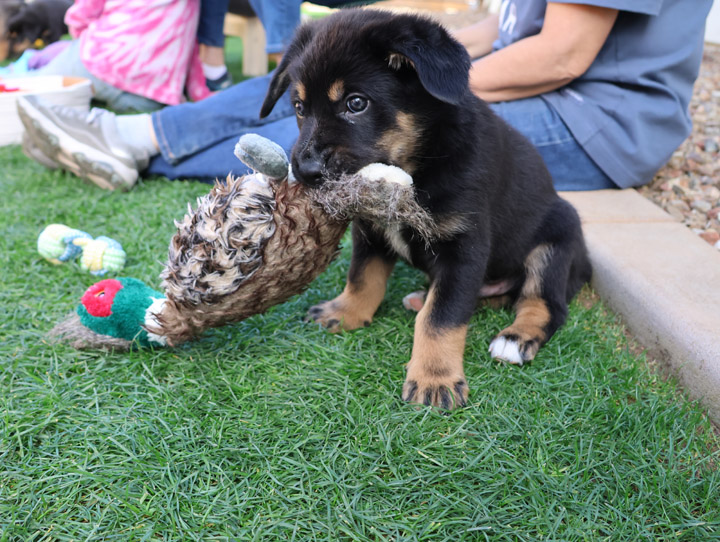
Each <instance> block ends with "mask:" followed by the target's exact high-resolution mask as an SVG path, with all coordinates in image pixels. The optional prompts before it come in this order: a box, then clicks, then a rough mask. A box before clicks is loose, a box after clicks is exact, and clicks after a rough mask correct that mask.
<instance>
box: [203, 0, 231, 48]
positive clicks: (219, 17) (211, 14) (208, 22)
mask: <svg viewBox="0 0 720 542" xmlns="http://www.w3.org/2000/svg"><path fill="white" fill-rule="evenodd" d="M228 3H229V0H201V2H200V19H199V21H198V31H197V38H198V41H199V42H200V43H202V44H203V45H209V46H211V47H223V46H224V45H225V35H224V34H223V25H224V24H225V14H226V13H227V10H228Z"/></svg>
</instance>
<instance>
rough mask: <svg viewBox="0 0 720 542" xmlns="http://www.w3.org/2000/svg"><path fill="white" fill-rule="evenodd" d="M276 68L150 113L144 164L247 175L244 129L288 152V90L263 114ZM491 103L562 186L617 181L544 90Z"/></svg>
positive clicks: (163, 169) (291, 122)
mask: <svg viewBox="0 0 720 542" xmlns="http://www.w3.org/2000/svg"><path fill="white" fill-rule="evenodd" d="M271 76H272V74H269V75H266V76H263V77H257V78H255V79H248V80H247V81H243V82H241V83H238V84H237V85H234V86H232V87H230V88H229V89H227V90H224V91H222V92H219V93H217V94H215V95H213V96H210V97H209V98H206V99H205V100H203V101H201V102H196V103H187V104H181V105H175V106H171V107H166V108H165V109H162V110H160V111H157V112H155V113H153V114H152V120H153V126H154V128H155V134H156V136H157V139H158V143H159V144H160V152H161V154H160V155H158V156H156V157H155V158H153V160H152V161H151V162H150V166H149V168H148V170H147V172H148V173H150V174H154V175H163V176H165V177H168V178H170V179H186V178H196V179H202V180H206V181H212V180H213V179H215V178H218V177H219V178H224V177H225V176H227V174H228V173H230V172H232V173H234V174H236V175H242V174H244V173H247V172H248V168H247V167H246V166H245V165H244V164H242V163H241V162H240V161H239V160H238V159H237V158H235V156H234V154H233V150H234V148H235V143H237V140H238V137H240V136H241V135H242V134H246V133H257V134H260V135H262V136H265V137H267V138H268V139H271V140H273V141H275V142H276V143H278V144H279V145H281V146H282V147H283V148H284V149H285V151H286V152H287V153H288V155H289V154H290V149H291V148H292V146H293V144H294V143H295V140H296V139H297V136H298V128H297V124H296V121H295V112H294V110H293V107H292V105H291V104H290V98H289V95H288V93H285V95H284V96H283V97H282V98H280V100H279V101H278V103H277V104H276V105H275V108H274V109H273V111H272V113H270V115H269V116H268V117H267V118H265V119H262V120H261V119H260V118H259V116H258V113H259V111H260V106H261V105H262V103H263V100H264V99H265V92H266V91H267V88H268V84H269V82H270V77H271ZM491 107H492V108H493V109H494V110H495V112H496V113H498V114H499V115H500V116H501V117H503V118H504V119H505V120H506V121H507V122H508V123H510V124H511V125H512V126H514V127H515V128H516V129H517V130H519V131H520V132H521V133H523V134H524V135H525V136H526V137H527V138H528V139H530V141H531V142H532V143H533V144H534V145H535V146H536V147H537V149H538V151H540V155H541V156H542V157H543V159H544V160H545V163H546V164H547V166H548V169H549V170H550V173H551V175H552V177H553V182H554V184H555V187H556V188H557V189H558V190H599V189H602V188H617V187H616V185H615V184H614V183H613V182H612V181H611V180H610V179H609V178H608V177H607V175H605V174H604V173H603V172H602V170H601V169H600V168H599V167H598V166H597V165H595V163H594V162H593V161H592V160H591V159H590V157H588V155H587V154H586V153H585V151H584V150H583V149H582V147H580V145H578V143H577V142H576V141H575V140H574V139H573V137H572V135H571V134H570V132H569V130H568V129H567V127H566V126H565V124H564V123H563V122H562V120H560V117H559V116H558V115H557V113H556V112H555V110H554V109H552V108H551V107H550V106H548V105H547V104H546V103H545V101H544V100H543V99H542V98H540V97H536V98H528V99H525V100H517V101H513V102H502V103H498V104H492V105H491Z"/></svg>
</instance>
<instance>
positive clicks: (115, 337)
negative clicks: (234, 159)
mask: <svg viewBox="0 0 720 542" xmlns="http://www.w3.org/2000/svg"><path fill="white" fill-rule="evenodd" d="M235 154H236V155H237V156H238V158H240V159H241V160H242V161H243V162H245V163H246V164H247V165H248V166H249V167H251V168H252V169H253V170H254V171H255V173H252V174H249V175H245V176H243V177H239V178H236V177H232V176H228V178H227V180H226V181H225V182H217V183H216V184H215V186H214V187H213V189H212V190H211V192H210V193H209V194H208V195H206V196H204V197H203V198H200V199H199V200H198V202H197V203H198V204H197V209H195V210H193V209H192V208H190V207H189V208H188V213H187V214H186V215H185V217H184V218H183V220H182V221H180V222H176V226H177V228H178V231H177V233H176V234H175V235H174V236H173V238H172V240H171V241H170V250H169V257H168V261H167V263H166V265H165V269H164V270H163V271H162V273H161V275H160V277H161V279H162V283H161V288H162V292H159V291H156V290H153V289H152V288H150V287H149V286H147V285H145V284H144V283H143V282H141V281H139V280H136V279H132V278H116V279H106V280H103V281H101V282H98V283H96V284H94V285H93V286H91V287H90V288H89V289H88V290H87V291H86V292H85V294H84V295H83V297H82V299H81V302H80V305H79V306H78V308H77V311H76V313H75V314H73V315H72V316H71V317H70V318H68V319H67V320H65V321H64V322H62V323H60V324H58V325H57V326H55V328H54V329H53V330H52V331H51V335H53V336H55V337H58V338H60V339H62V340H65V341H67V342H69V343H70V344H72V345H73V346H75V347H76V348H103V349H128V348H131V347H133V346H150V345H152V346H166V345H168V346H175V345H178V344H181V343H183V342H185V341H187V340H189V339H192V338H194V337H196V336H197V335H199V334H200V333H202V332H203V331H204V330H206V329H208V328H211V327H218V326H222V325H225V324H227V323H230V322H237V321H240V320H243V319H245V318H248V317H249V316H252V315H254V314H259V313H262V312H264V311H265V310H267V309H268V308H270V307H271V306H273V305H276V304H278V303H281V302H283V301H286V300H287V299H288V298H290V297H291V296H293V295H295V294H297V293H300V292H302V291H303V290H304V289H305V288H306V287H307V285H308V284H310V282H311V281H312V280H313V279H315V277H317V276H318V275H319V274H320V273H321V272H322V271H324V270H325V268H326V267H327V266H328V265H329V264H330V262H331V261H332V259H333V258H334V257H335V255H336V254H337V251H338V244H339V242H340V238H341V237H342V235H343V233H344V232H345V230H346V228H347V225H348V222H349V221H350V220H351V219H353V218H355V217H363V218H365V219H368V220H373V221H376V222H380V223H383V224H408V225H411V226H412V227H413V228H415V229H416V231H418V232H419V233H420V234H421V235H423V236H424V237H425V238H426V240H427V241H428V242H430V241H432V239H433V237H434V232H435V230H436V228H435V224H434V222H433V220H432V218H431V217H430V215H429V214H428V213H427V211H426V210H425V209H424V208H422V207H421V206H420V205H419V204H418V203H417V202H416V200H415V196H414V188H413V184H412V178H411V177H410V176H409V175H408V174H407V173H405V172H404V171H403V170H401V169H399V168H397V167H394V166H388V165H383V164H372V165H370V166H368V167H366V168H364V169H363V170H361V171H359V172H358V173H357V174H355V175H344V176H342V177H341V178H336V179H326V180H325V182H324V183H322V184H321V186H320V187H319V188H308V187H306V186H304V185H302V184H300V183H297V182H294V180H293V177H292V172H291V171H290V168H289V166H288V160H287V156H286V155H285V152H284V150H283V149H282V148H281V147H280V146H279V145H276V144H275V143H273V142H271V141H269V140H267V139H265V138H262V137H260V136H257V135H254V134H249V135H245V136H243V137H242V138H241V139H240V141H239V142H238V145H237V146H236V149H235Z"/></svg>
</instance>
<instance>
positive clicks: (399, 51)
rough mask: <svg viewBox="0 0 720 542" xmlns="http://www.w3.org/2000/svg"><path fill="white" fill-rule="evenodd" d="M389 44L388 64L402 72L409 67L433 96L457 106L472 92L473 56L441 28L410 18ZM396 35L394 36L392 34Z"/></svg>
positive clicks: (396, 31)
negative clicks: (471, 59)
mask: <svg viewBox="0 0 720 542" xmlns="http://www.w3.org/2000/svg"><path fill="white" fill-rule="evenodd" d="M403 23H404V24H403V25H402V29H401V31H400V32H398V30H399V29H398V28H395V29H393V30H394V35H395V36H396V38H394V39H392V40H391V43H390V44H389V54H388V63H389V65H390V67H391V68H392V69H395V70H398V69H400V68H401V67H402V66H403V65H405V64H407V65H409V66H411V67H412V68H414V69H415V71H416V72H417V75H418V78H419V79H420V83H421V84H422V86H423V87H424V88H425V90H427V91H428V92H429V93H430V94H431V95H432V96H434V97H435V98H437V99H438V100H441V101H443V102H447V103H449V104H453V105H457V104H458V103H460V100H461V98H462V96H463V94H464V93H465V92H466V91H467V89H468V78H469V76H468V72H469V71H470V55H468V52H467V50H466V49H465V47H463V46H462V45H460V43H458V42H457V41H456V40H455V39H454V38H452V37H451V36H450V34H448V32H447V31H446V30H445V29H444V28H443V27H442V26H440V25H438V24H436V23H433V22H431V21H429V20H427V19H425V18H423V17H412V16H409V17H407V18H406V19H405V20H404V21H403ZM390 35H393V34H390Z"/></svg>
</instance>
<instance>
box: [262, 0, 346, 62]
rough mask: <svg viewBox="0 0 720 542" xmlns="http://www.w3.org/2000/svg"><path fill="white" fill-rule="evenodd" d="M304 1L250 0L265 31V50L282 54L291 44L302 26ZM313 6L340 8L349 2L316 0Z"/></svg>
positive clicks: (344, 0) (342, 0) (343, 0)
mask: <svg viewBox="0 0 720 542" xmlns="http://www.w3.org/2000/svg"><path fill="white" fill-rule="evenodd" d="M301 3H302V0H250V5H251V6H252V8H253V11H254V12H255V14H256V15H257V16H258V18H259V19H260V22H262V25H263V28H264V29H265V40H266V45H265V50H266V51H267V52H268V53H281V52H283V51H284V50H285V48H286V47H287V46H288V45H289V44H290V40H291V39H292V37H293V34H294V33H295V28H296V27H297V26H298V25H299V24H300V4H301ZM312 3H313V4H320V5H322V6H327V7H338V6H341V5H343V4H347V3H348V0H314V1H313V2H312Z"/></svg>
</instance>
